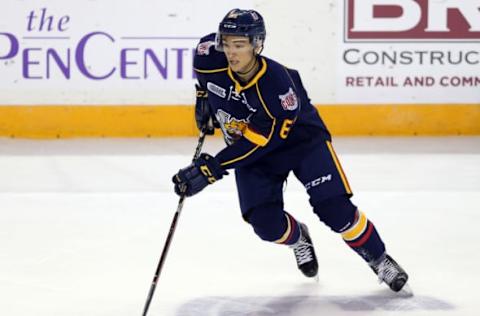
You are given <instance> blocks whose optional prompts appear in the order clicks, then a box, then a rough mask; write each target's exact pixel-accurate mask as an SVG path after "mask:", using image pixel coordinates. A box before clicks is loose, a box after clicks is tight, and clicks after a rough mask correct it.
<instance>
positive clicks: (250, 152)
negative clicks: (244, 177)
mask: <svg viewBox="0 0 480 316" xmlns="http://www.w3.org/2000/svg"><path fill="white" fill-rule="evenodd" d="M259 147H260V145H257V146H255V148H253V149H252V150H250V151H249V152H248V153H246V154H245V155H243V156H240V157H237V158H235V159H232V160H229V161H225V162H223V163H221V164H220V165H221V166H222V167H223V166H226V165H229V164H231V163H234V162H237V161H239V160H242V159H243V158H245V157H248V156H250V155H251V154H252V153H253V152H254V151H255V150H257V149H258V148H259Z"/></svg>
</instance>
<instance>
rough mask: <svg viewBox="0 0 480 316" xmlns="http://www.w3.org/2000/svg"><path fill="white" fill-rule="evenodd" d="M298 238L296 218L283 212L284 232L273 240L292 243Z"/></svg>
mask: <svg viewBox="0 0 480 316" xmlns="http://www.w3.org/2000/svg"><path fill="white" fill-rule="evenodd" d="M299 238H300V226H299V224H298V222H297V220H296V219H295V218H294V217H293V216H292V215H290V214H288V213H287V212H285V233H284V234H283V235H282V237H280V238H279V239H277V240H275V241H274V242H275V243H277V244H283V245H292V244H294V243H296V242H297V241H298V240H299Z"/></svg>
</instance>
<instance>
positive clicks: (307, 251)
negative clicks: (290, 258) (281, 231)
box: [292, 238, 313, 265]
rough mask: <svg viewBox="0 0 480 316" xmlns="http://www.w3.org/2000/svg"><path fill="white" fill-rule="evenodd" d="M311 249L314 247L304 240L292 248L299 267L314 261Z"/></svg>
mask: <svg viewBox="0 0 480 316" xmlns="http://www.w3.org/2000/svg"><path fill="white" fill-rule="evenodd" d="M311 247H312V245H311V244H310V243H308V242H307V241H306V240H305V239H303V238H302V239H300V240H299V241H298V243H297V244H295V245H294V246H293V247H292V248H293V252H294V253H295V258H296V259H297V263H298V265H302V264H304V263H307V262H310V261H312V260H313V254H312V251H311Z"/></svg>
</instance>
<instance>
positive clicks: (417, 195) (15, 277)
mask: <svg viewBox="0 0 480 316" xmlns="http://www.w3.org/2000/svg"><path fill="white" fill-rule="evenodd" d="M195 145H196V140H195V139H193V138H185V139H183V138H179V139H145V140H133V139H129V140H125V139H113V140H112V139H100V140H68V141H64V140H56V141H29V140H11V139H0V179H1V181H0V315H8V316H27V315H28V316H31V315H34V316H54V315H58V316H67V315H68V316H70V315H85V316H90V315H91V316H97V315H98V316H107V315H108V316H127V315H128V316H130V315H141V311H142V309H143V305H144V302H145V299H146V297H147V293H148V289H149V287H150V282H151V280H152V277H153V273H154V270H155V267H156V265H157V263H158V259H159V256H160V253H161V250H162V247H163V244H164V241H165V238H166V235H167V232H168V229H169V227H170V222H171V220H172V217H173V214H174V212H175V209H176V206H177V203H178V198H177V197H176V196H175V195H174V194H173V193H172V186H171V184H170V178H171V175H172V174H173V173H174V172H175V171H176V170H178V169H179V168H180V167H183V166H184V165H186V164H188V163H189V161H190V159H191V155H192V154H193V150H194V148H195ZM221 146H222V144H221V141H220V140H218V139H208V140H207V143H206V145H205V148H206V150H207V151H209V152H212V153H214V152H215V151H216V150H218V149H219V148H221ZM334 146H335V148H336V150H337V153H338V154H339V156H340V159H341V161H342V164H343V167H344V169H345V171H346V173H347V176H348V178H349V181H350V184H351V186H352V188H353V190H354V192H355V196H354V198H353V200H354V202H355V203H356V204H357V205H358V206H359V207H360V208H361V209H362V210H363V211H364V212H365V213H366V214H367V216H368V217H369V218H370V219H371V220H372V221H373V222H374V223H375V224H376V226H377V228H378V230H379V231H380V233H381V235H382V237H383V239H384V241H385V242H386V245H387V249H388V250H389V252H390V254H391V255H392V256H393V257H394V258H395V259H396V260H397V261H398V262H399V263H401V264H402V266H403V267H404V268H405V269H406V270H407V272H409V274H410V278H411V279H410V280H411V281H410V286H411V287H412V289H413V291H414V293H415V295H414V297H412V298H405V297H402V296H399V295H395V294H394V293H392V292H391V291H390V290H388V289H387V288H386V286H384V285H379V284H378V283H377V281H376V277H375V275H374V274H373V273H372V272H371V271H370V269H369V268H368V267H367V266H366V264H364V263H363V262H362V260H361V259H360V258H359V257H358V256H356V255H355V254H354V253H353V252H352V251H351V250H350V249H348V248H347V247H346V246H345V245H344V243H343V242H342V241H341V239H340V238H339V236H338V235H336V234H334V233H333V232H331V231H330V230H329V229H328V228H327V227H325V226H324V225H323V224H322V223H320V222H319V221H318V219H317V218H316V216H315V215H314V214H313V213H312V212H311V208H310V206H309V204H308V201H307V196H306V194H305V193H304V192H303V189H302V187H301V186H300V185H299V183H298V182H297V181H296V180H295V179H294V178H291V179H290V180H289V182H288V186H287V189H286V193H285V205H286V209H288V210H289V211H290V212H291V213H293V214H294V215H295V216H296V217H297V218H298V219H299V220H301V221H304V222H306V223H307V224H308V225H309V228H310V233H311V235H312V238H313V240H314V242H315V246H316V250H317V254H318V257H319V265H320V281H319V283H315V282H314V281H311V280H308V279H306V278H304V277H303V276H302V275H301V274H300V273H299V272H298V271H297V269H296V265H295V259H294V257H293V253H292V252H291V250H290V249H288V248H286V247H282V246H278V245H272V244H268V243H265V242H263V241H261V240H259V239H258V238H257V237H256V236H255V235H254V234H253V231H252V229H251V228H250V227H249V226H248V225H247V224H246V223H245V222H243V220H242V219H241V216H240V210H239V207H238V202H237V195H236V192H235V187H234V181H233V180H234V179H233V177H232V176H229V177H227V178H226V179H225V180H222V181H220V182H218V183H216V184H215V185H213V186H211V187H209V188H207V189H206V190H205V191H204V192H202V193H201V194H199V195H197V196H195V197H192V198H189V199H187V200H186V202H185V206H184V209H183V212H182V215H181V218H180V222H179V225H178V228H177V232H176V234H175V237H174V240H173V243H172V247H171V249H170V252H169V255H168V258H167V261H166V264H165V267H164V270H163V272H162V275H161V277H160V280H159V283H158V286H157V290H156V293H155V296H154V298H153V302H152V305H151V308H150V313H149V315H151V316H155V315H156V316H207V315H208V316H267V315H275V316H287V315H288V316H306V315H308V316H310V315H331V316H337V315H442V316H443V315H448V316H451V315H477V314H478V310H479V307H480V300H479V298H480V297H479V295H478V289H477V287H478V284H480V272H479V271H480V268H479V267H480V254H479V250H480V249H479V248H480V247H479V246H478V232H477V229H478V228H477V227H478V225H479V224H478V223H479V222H480V137H462V138H457V137H451V138H337V139H335V141H334ZM476 293H477V294H476Z"/></svg>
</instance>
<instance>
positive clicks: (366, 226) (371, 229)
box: [342, 210, 385, 262]
mask: <svg viewBox="0 0 480 316" xmlns="http://www.w3.org/2000/svg"><path fill="white" fill-rule="evenodd" d="M342 238H343V240H344V241H345V242H346V243H347V245H348V246H349V247H350V248H352V249H353V250H354V251H355V252H357V253H358V254H359V255H360V256H361V257H362V258H363V259H364V260H365V261H366V262H372V261H374V260H377V259H378V258H380V257H381V256H382V255H383V253H384V252H385V245H384V243H383V241H382V239H381V238H380V235H379V234H378V232H377V230H376V229H375V226H374V225H373V223H372V222H371V221H369V220H368V219H367V217H366V216H365V214H364V213H362V212H361V211H359V210H357V212H356V214H355V222H354V224H353V225H352V226H351V227H350V228H349V229H347V230H346V231H344V232H343V233H342Z"/></svg>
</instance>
